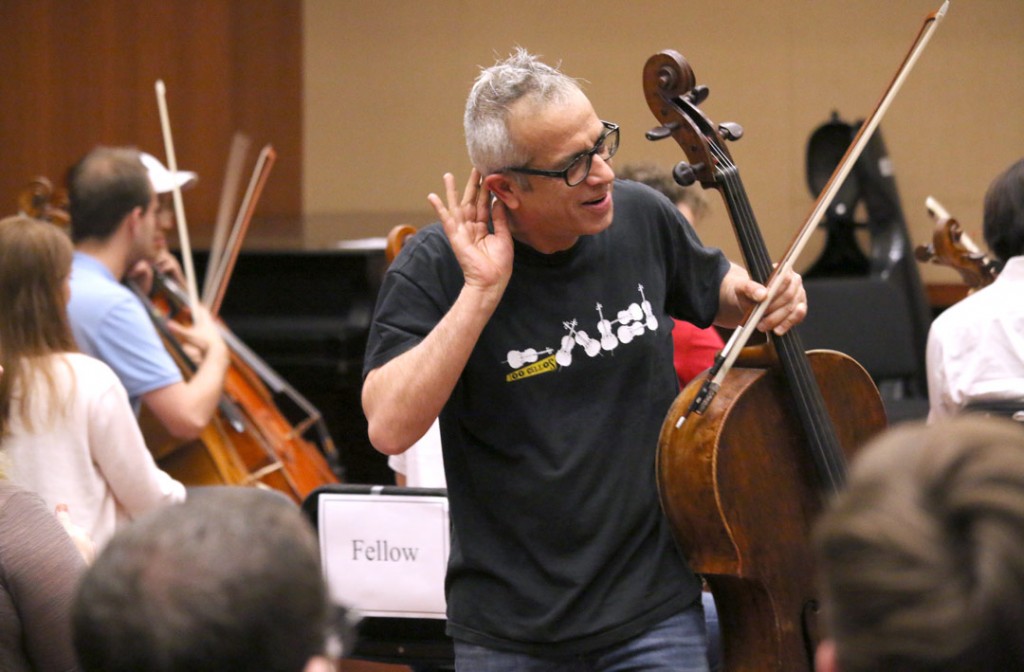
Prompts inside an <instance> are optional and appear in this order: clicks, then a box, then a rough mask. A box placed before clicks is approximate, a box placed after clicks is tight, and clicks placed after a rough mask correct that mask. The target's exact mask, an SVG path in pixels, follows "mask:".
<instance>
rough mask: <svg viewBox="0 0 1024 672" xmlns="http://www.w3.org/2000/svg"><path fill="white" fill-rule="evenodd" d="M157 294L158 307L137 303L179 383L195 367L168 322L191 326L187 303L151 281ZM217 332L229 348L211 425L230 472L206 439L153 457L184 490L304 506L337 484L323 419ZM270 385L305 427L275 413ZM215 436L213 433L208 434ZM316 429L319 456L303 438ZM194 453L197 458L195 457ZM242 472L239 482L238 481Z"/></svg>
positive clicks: (173, 289) (165, 284)
mask: <svg viewBox="0 0 1024 672" xmlns="http://www.w3.org/2000/svg"><path fill="white" fill-rule="evenodd" d="M154 294H155V296H156V298H157V300H155V301H152V300H150V299H149V298H148V297H145V296H140V297H139V298H140V300H141V301H143V304H144V305H146V307H147V310H148V311H149V313H150V317H151V319H152V320H153V323H154V325H155V326H156V327H157V330H158V331H159V332H160V333H161V336H162V338H163V339H164V342H165V344H166V345H167V347H168V350H169V351H170V352H171V354H172V357H173V358H174V359H175V361H176V362H177V363H178V365H179V367H180V368H181V369H182V371H183V374H184V375H186V376H187V375H188V374H189V373H190V372H191V371H193V370H194V367H195V364H194V363H193V362H192V361H191V359H189V357H188V355H187V354H186V353H185V352H184V350H183V349H182V348H181V346H180V344H179V343H177V341H176V340H175V339H174V337H173V335H172V334H171V333H170V331H169V330H168V329H167V327H166V322H167V321H169V320H174V321H177V322H180V323H185V324H187V323H188V322H189V321H190V317H189V310H188V299H187V297H186V296H185V292H184V291H183V290H182V289H181V288H180V287H178V286H177V285H176V284H175V283H174V281H173V280H171V279H170V278H167V277H165V276H163V275H160V274H155V276H154ZM220 332H221V335H222V337H223V338H224V340H225V342H226V343H227V345H228V349H229V352H230V358H231V361H230V365H229V367H228V371H227V374H226V376H225V380H224V395H223V397H222V399H221V402H220V404H219V407H218V413H217V414H216V416H215V417H214V419H213V420H212V421H211V427H208V428H207V430H204V436H205V434H206V433H207V432H209V431H213V432H214V436H215V437H217V438H216V439H213V440H214V441H216V440H218V439H219V442H221V443H224V444H225V445H226V448H227V451H228V455H230V458H229V459H228V460H227V462H228V463H230V464H233V465H235V468H228V469H225V468H224V463H225V459H224V458H223V457H220V458H219V459H218V457H217V456H218V453H220V452H221V451H211V450H210V448H209V444H210V443H211V437H205V438H204V440H203V444H204V445H203V447H202V449H200V447H199V446H195V445H192V446H190V445H189V444H186V445H185V446H180V445H173V446H167V447H166V448H165V449H164V450H160V449H159V448H157V449H156V451H155V452H157V455H158V458H157V459H158V463H160V464H161V466H164V467H165V468H166V469H167V470H168V472H169V473H171V474H172V475H176V476H178V477H179V478H182V479H183V480H184V481H185V482H187V483H206V484H210V483H220V484H227V485H261V486H265V487H270V488H273V489H275V490H279V491H281V492H283V493H284V494H286V495H288V496H289V497H291V498H292V499H293V500H295V501H296V503H301V502H302V501H303V500H304V499H305V497H306V496H307V495H309V493H310V492H312V491H313V490H315V489H316V488H318V487H320V486H322V485H328V484H331V483H337V482H338V477H337V476H336V474H335V472H334V470H333V469H332V468H331V466H330V464H329V462H328V460H336V457H337V455H336V450H335V448H334V444H333V442H332V441H331V438H330V436H329V435H328V434H327V432H326V429H325V428H324V425H323V418H322V417H321V416H320V413H319V412H318V411H317V410H316V409H315V408H313V406H312V405H311V404H310V403H309V402H308V401H306V400H305V399H304V398H303V397H302V396H301V395H299V394H298V392H296V391H295V390H294V389H293V388H291V386H290V385H288V384H287V382H285V381H284V380H283V379H282V378H280V376H277V374H276V373H275V372H274V371H273V369H271V368H270V366H269V365H267V364H266V362H264V361H263V360H262V359H260V358H259V357H258V356H257V355H256V354H255V353H254V352H252V351H251V350H250V349H249V348H248V347H246V346H245V345H244V343H243V342H242V341H241V340H240V339H238V337H237V336H235V335H234V333H232V332H231V331H230V330H229V329H228V328H227V327H226V326H224V325H223V324H220ZM268 385H271V386H273V388H274V389H275V391H277V392H281V393H285V394H287V395H289V397H290V398H291V399H292V400H293V402H294V403H295V404H296V405H297V406H298V407H299V408H300V409H302V410H303V411H304V412H305V415H306V417H305V419H304V420H303V421H302V422H300V423H299V424H297V425H293V424H292V423H291V421H289V420H288V419H287V418H286V417H285V416H284V414H283V413H282V412H281V411H280V409H279V408H278V406H277V405H276V403H275V401H274V397H273V394H272V393H271V391H270V389H268ZM211 428H212V430H211ZM313 428H315V429H316V430H317V431H318V433H319V439H320V444H321V446H322V450H321V448H318V447H317V446H316V445H314V444H313V443H312V442H310V441H309V440H307V439H306V438H305V437H304V435H305V434H306V433H307V431H308V430H310V429H313ZM197 449H198V450H199V452H198V453H197V452H196V451H197ZM204 452H205V453H209V457H210V458H212V461H213V466H215V469H214V470H213V471H211V470H210V469H209V466H210V465H209V464H207V463H206V462H207V461H206V460H205V459H204V458H205V455H204ZM237 467H241V469H242V472H241V473H242V474H243V476H242V480H241V481H239V480H238V477H237V476H236V475H233V474H235V473H237Z"/></svg>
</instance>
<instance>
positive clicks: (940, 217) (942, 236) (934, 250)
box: [914, 196, 999, 293]
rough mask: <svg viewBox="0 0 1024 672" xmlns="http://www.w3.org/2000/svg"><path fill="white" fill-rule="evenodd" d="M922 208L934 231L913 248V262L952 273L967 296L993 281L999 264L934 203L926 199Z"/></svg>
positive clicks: (997, 273)
mask: <svg viewBox="0 0 1024 672" xmlns="http://www.w3.org/2000/svg"><path fill="white" fill-rule="evenodd" d="M925 207H927V208H928V214H929V215H931V216H932V219H934V220H935V228H934V229H933V230H932V240H931V242H930V243H928V244H926V245H918V246H917V247H916V248H914V255H915V256H916V257H917V260H918V261H921V262H932V263H935V264H939V265H940V266H948V267H949V268H952V269H954V270H956V272H957V273H959V274H960V277H961V278H962V279H963V281H964V283H965V284H966V285H967V286H968V287H969V288H970V289H969V290H968V293H970V292H973V291H975V290H977V289H981V288H982V287H986V286H988V285H990V284H992V283H993V282H995V279H996V277H997V276H998V275H999V262H998V261H996V260H995V259H993V258H991V257H989V256H988V255H987V254H985V252H983V251H982V249H981V248H980V247H978V246H977V245H976V244H975V242H974V241H973V240H971V237H970V236H969V235H968V234H967V232H966V231H964V228H963V227H962V226H961V225H960V223H959V222H958V221H957V220H955V219H953V217H951V216H950V214H949V213H948V212H946V209H945V208H944V207H942V204H941V203H939V202H938V201H937V200H935V199H934V198H932V197H931V196H929V197H928V198H927V199H925Z"/></svg>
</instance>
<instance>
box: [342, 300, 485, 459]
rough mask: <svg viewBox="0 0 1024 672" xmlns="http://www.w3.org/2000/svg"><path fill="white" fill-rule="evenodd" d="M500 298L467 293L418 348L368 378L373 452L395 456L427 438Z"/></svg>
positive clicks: (365, 404) (367, 409) (365, 408)
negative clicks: (421, 438)
mask: <svg viewBox="0 0 1024 672" xmlns="http://www.w3.org/2000/svg"><path fill="white" fill-rule="evenodd" d="M497 298H500V295H499V296H498V297H493V296H491V295H488V294H487V293H481V292H479V291H477V290H475V289H473V288H470V287H464V288H463V290H462V292H461V293H460V294H459V298H458V299H456V301H455V303H454V304H453V305H452V307H451V309H450V310H449V311H448V313H447V314H446V315H445V316H444V318H443V319H442V320H441V321H440V322H438V324H437V326H436V327H434V329H433V331H431V332H430V333H429V334H428V335H427V337H426V338H425V339H423V341H422V342H421V343H420V344H419V345H417V346H415V347H414V348H412V349H411V350H408V351H406V352H404V353H403V354H401V355H399V356H398V357H395V358H394V359H392V360H391V361H389V362H388V363H387V364H384V365H383V366H381V367H379V368H376V369H374V370H373V371H370V373H368V374H367V376H366V380H365V381H364V383H363V394H362V401H363V411H364V412H365V413H366V419H367V421H368V423H369V437H370V443H371V444H373V447H374V448H376V449H377V450H379V451H380V452H382V453H384V454H386V455H396V454H398V453H402V452H405V451H406V450H408V448H409V447H410V446H411V445H412V444H413V443H415V442H416V440H417V439H419V438H420V437H421V436H423V435H424V434H425V433H426V432H427V430H428V429H429V428H430V424H431V423H432V422H433V421H434V419H435V418H437V416H438V415H439V414H440V413H441V409H442V408H443V407H444V404H445V402H447V401H448V397H450V396H451V393H452V390H453V389H455V384H456V382H457V381H458V379H459V376H461V375H462V370H463V369H464V368H465V366H466V362H467V361H469V355H470V353H471V352H472V351H473V347H474V346H475V345H476V342H477V339H478V338H479V337H480V333H481V332H482V331H483V328H484V326H485V325H486V324H487V321H488V320H489V319H490V316H491V314H492V313H493V312H494V308H495V306H496V305H497Z"/></svg>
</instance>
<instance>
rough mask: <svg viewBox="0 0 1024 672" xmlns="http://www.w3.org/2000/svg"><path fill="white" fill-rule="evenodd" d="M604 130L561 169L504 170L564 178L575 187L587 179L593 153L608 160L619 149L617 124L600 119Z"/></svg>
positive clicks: (592, 160)
mask: <svg viewBox="0 0 1024 672" xmlns="http://www.w3.org/2000/svg"><path fill="white" fill-rule="evenodd" d="M601 123H602V124H603V125H604V128H605V131H604V133H602V134H601V137H599V138H598V139H597V142H596V143H594V146H593V147H592V148H590V149H588V150H587V151H585V152H580V153H579V154H577V155H576V156H574V157H573V159H572V160H571V161H570V162H569V165H567V166H566V167H565V168H563V169H562V170H539V169H537V168H525V167H523V168H506V169H505V170H507V171H509V172H512V173H523V174H525V175H541V176H542V177H560V178H562V179H563V180H565V183H566V184H568V185H569V186H570V187H575V186H576V185H577V184H580V183H582V182H583V180H585V179H587V175H590V166H591V165H592V164H593V163H594V155H595V154H596V155H597V156H600V157H601V158H602V159H603V160H605V161H608V160H609V159H611V158H612V157H613V156H615V152H617V151H619V125H618V124H613V123H612V122H610V121H602V122H601Z"/></svg>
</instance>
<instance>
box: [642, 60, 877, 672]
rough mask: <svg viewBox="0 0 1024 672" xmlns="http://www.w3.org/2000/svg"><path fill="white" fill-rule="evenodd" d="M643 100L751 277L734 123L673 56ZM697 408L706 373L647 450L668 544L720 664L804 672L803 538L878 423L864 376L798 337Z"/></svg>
mask: <svg viewBox="0 0 1024 672" xmlns="http://www.w3.org/2000/svg"><path fill="white" fill-rule="evenodd" d="M644 92H645V95H646V97H647V102H648V105H649V106H650V108H651V111H652V112H653V113H654V115H655V117H656V118H657V119H658V121H659V122H660V123H661V124H662V126H661V127H660V128H657V129H655V130H654V131H652V132H651V133H650V134H649V135H648V137H650V138H651V139H660V138H664V137H669V136H672V137H673V138H674V139H676V141H677V142H678V143H679V144H680V146H681V147H682V148H683V150H684V152H685V153H686V156H687V158H688V159H689V161H690V163H689V164H686V163H683V164H680V165H679V166H677V167H676V169H675V171H674V174H675V176H676V179H677V180H678V181H681V182H686V181H687V180H688V181H690V182H692V181H694V180H698V181H700V182H701V184H702V185H703V186H704V187H705V188H713V189H717V190H719V191H720V192H721V194H722V196H723V198H724V199H725V202H726V206H727V208H728V211H729V215H730V219H731V220H732V222H733V225H734V228H735V231H736V235H737V239H738V241H739V243H740V247H741V249H742V251H743V254H744V258H745V260H746V263H747V267H748V269H749V271H750V274H751V277H753V278H754V279H755V280H757V281H759V282H762V283H765V282H767V280H768V278H769V276H770V274H771V272H772V262H771V259H770V257H769V256H768V253H767V250H766V248H765V244H764V240H763V239H762V237H761V233H760V230H759V228H758V226H757V222H756V220H755V218H754V215H753V210H752V208H751V206H750V203H749V200H748V199H747V197H746V193H745V191H744V189H743V185H742V182H741V181H740V179H739V174H738V170H737V169H736V166H735V164H733V162H732V158H731V156H730V155H729V152H728V150H727V149H726V147H725V144H724V140H726V139H735V138H738V137H739V136H740V134H741V133H742V130H741V129H740V128H739V127H738V126H737V125H735V124H722V125H716V124H713V123H712V122H711V121H710V120H708V119H707V118H706V117H705V116H704V115H703V113H702V112H701V111H700V110H699V109H698V105H699V104H700V103H701V102H702V101H703V100H704V99H705V98H706V97H707V94H708V89H707V88H706V87H698V86H696V80H695V77H694V75H693V71H692V69H691V68H690V67H689V65H688V64H687V63H686V61H685V60H684V59H683V58H682V56H680V55H679V54H677V53H675V52H662V53H660V54H656V55H655V56H653V57H651V58H650V59H649V60H648V62H647V65H646V66H645V68H644ZM740 364H741V366H744V368H736V369H733V370H731V371H730V373H729V375H728V376H727V377H726V378H725V379H724V381H723V382H722V384H721V387H720V388H719V389H718V390H717V394H716V395H715V396H714V398H713V399H711V401H710V403H709V404H708V405H707V407H706V408H705V409H703V410H702V411H700V412H697V413H691V412H690V409H691V408H692V407H693V405H694V401H695V398H696V397H697V396H698V395H699V394H701V393H702V389H701V388H702V386H703V384H704V381H702V380H700V379H698V380H695V381H693V382H691V383H690V385H688V386H687V387H686V389H684V390H683V392H682V393H681V394H680V396H679V397H678V398H677V399H676V401H675V403H674V404H673V405H672V407H671V409H670V410H669V413H668V416H667V417H666V419H665V423H664V425H663V427H662V432H661V436H660V439H659V447H658V460H657V477H658V486H659V493H660V496H661V502H662V507H663V508H664V510H665V513H666V516H667V517H668V519H669V521H670V523H671V525H672V527H673V530H674V532H675V535H676V539H677V542H678V543H679V545H680V547H681V548H682V550H683V552H684V554H685V555H686V556H687V558H688V560H689V562H690V564H691V566H692V567H693V569H694V570H695V571H697V572H698V573H700V574H702V575H703V576H704V577H705V579H706V580H707V583H708V585H709V586H710V588H711V591H712V593H713V594H714V596H715V601H716V602H717V604H718V609H719V619H720V623H721V630H722V643H723V659H724V669H727V670H730V671H735V670H750V671H754V670H757V671H763V670H778V671H780V672H781V671H782V670H785V671H787V672H790V671H793V670H810V669H812V667H813V652H814V648H815V646H816V643H817V636H816V632H815V630H816V626H815V619H814V616H813V614H814V611H815V610H816V605H817V600H816V591H815V587H814V578H813V577H814V572H813V567H812V566H811V563H810V553H809V550H808V536H809V530H810V527H811V524H812V521H813V519H814V517H815V515H816V513H817V512H818V511H819V510H820V507H821V505H822V503H823V496H824V495H825V494H827V493H828V492H831V491H834V490H836V489H837V488H839V487H841V485H842V483H843V480H844V477H845V456H846V454H847V453H849V452H852V450H854V449H855V447H857V446H858V445H860V444H861V443H862V442H863V441H865V440H866V439H867V438H868V437H870V436H872V435H873V434H874V433H876V432H877V431H879V430H881V429H882V428H883V427H884V426H885V412H884V409H883V407H882V401H881V398H880V397H879V395H878V390H877V389H876V388H875V386H874V383H873V382H872V381H871V378H870V376H868V375H867V373H866V372H865V371H864V369H863V368H862V367H861V366H860V365H859V364H857V363H856V362H855V361H853V360H852V359H850V358H849V357H846V356H845V355H842V354H840V353H836V352H826V351H823V352H816V353H811V354H810V356H807V355H805V353H804V352H803V348H802V345H801V344H800V341H799V338H798V336H797V335H796V334H795V333H794V332H792V331H791V332H789V333H787V334H785V335H784V336H781V337H775V336H772V337H770V338H769V341H768V344H767V345H766V346H765V347H762V348H759V349H757V350H752V349H748V351H747V355H746V356H745V357H741V361H740Z"/></svg>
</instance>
